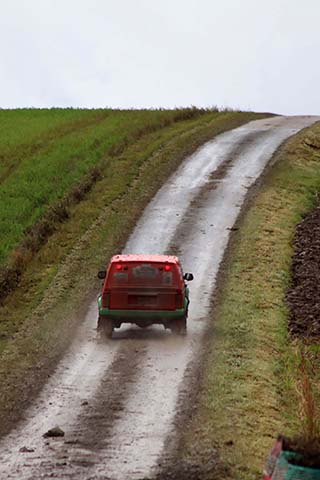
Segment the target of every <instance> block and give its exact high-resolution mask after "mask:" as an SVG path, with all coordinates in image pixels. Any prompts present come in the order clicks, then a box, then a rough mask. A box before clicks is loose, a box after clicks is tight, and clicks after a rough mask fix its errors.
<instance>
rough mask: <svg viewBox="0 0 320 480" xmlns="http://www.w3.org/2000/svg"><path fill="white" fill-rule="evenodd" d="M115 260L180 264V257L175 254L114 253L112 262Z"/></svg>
mask: <svg viewBox="0 0 320 480" xmlns="http://www.w3.org/2000/svg"><path fill="white" fill-rule="evenodd" d="M114 262H150V263H152V262H158V263H175V264H180V261H179V258H178V257H176V256H175V255H143V254H139V255H138V254H127V255H114V256H113V257H112V258H111V260H110V263H114Z"/></svg>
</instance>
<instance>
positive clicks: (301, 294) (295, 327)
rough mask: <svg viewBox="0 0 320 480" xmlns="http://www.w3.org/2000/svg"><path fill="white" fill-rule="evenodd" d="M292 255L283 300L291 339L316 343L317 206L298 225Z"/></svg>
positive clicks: (319, 325) (319, 327)
mask: <svg viewBox="0 0 320 480" xmlns="http://www.w3.org/2000/svg"><path fill="white" fill-rule="evenodd" d="M294 251H295V253H294V258H293V264H292V284H291V286H290V289H289V291H288V293H287V297H286V300H287V304H288V306H289V309H290V318H289V329H290V332H291V333H292V334H293V335H294V336H302V337H305V338H309V339H312V340H315V339H317V340H320V281H319V279H320V204H319V205H318V206H317V207H316V208H315V209H314V210H313V211H312V212H311V213H310V214H309V215H307V216H306V217H305V218H304V219H303V220H302V221H301V222H300V223H299V225H298V227H297V230H296V235H295V240H294Z"/></svg>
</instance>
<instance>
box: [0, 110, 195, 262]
mask: <svg viewBox="0 0 320 480" xmlns="http://www.w3.org/2000/svg"><path fill="white" fill-rule="evenodd" d="M202 114H205V111H201V110H192V109H190V111H187V110H181V111H164V110H163V111H161V110H156V111H147V110H146V111H140V112H135V111H113V112H112V113H111V112H110V111H108V110H105V111H104V110H97V111H90V110H89V111H86V110H71V109H70V110H38V111H32V110H18V111H8V112H5V111H3V110H2V111H1V112H0V131H1V136H0V186H1V190H0V230H1V238H0V264H4V263H5V262H6V260H7V259H8V254H9V252H10V251H11V250H12V249H13V248H14V247H15V246H16V245H17V244H18V243H19V241H21V239H22V238H23V236H24V233H25V231H26V230H27V229H28V228H30V227H32V225H33V224H34V223H35V222H36V221H37V220H39V218H41V217H42V216H43V215H44V213H45V212H46V211H47V210H48V208H49V207H50V206H51V205H53V204H54V203H56V202H58V201H59V200H61V199H62V198H63V197H64V196H65V194H66V192H68V191H70V189H71V188H72V187H73V186H75V185H76V184H77V183H79V182H81V179H82V178H83V177H84V175H85V174H86V173H88V172H89V170H90V168H92V167H94V166H95V167H102V166H103V168H104V169H107V168H108V162H106V161H104V160H106V158H105V157H106V155H107V154H109V155H111V156H113V155H114V154H115V153H116V152H117V151H118V152H120V149H121V148H124V147H125V146H126V145H129V144H130V143H132V142H133V141H134V140H135V139H137V138H139V136H141V135H143V134H145V133H148V132H150V131H155V130H157V129H161V128H163V127H165V126H168V125H170V124H173V123H175V122H178V121H181V120H183V119H185V118H188V116H190V118H194V117H198V116H200V115H202Z"/></svg>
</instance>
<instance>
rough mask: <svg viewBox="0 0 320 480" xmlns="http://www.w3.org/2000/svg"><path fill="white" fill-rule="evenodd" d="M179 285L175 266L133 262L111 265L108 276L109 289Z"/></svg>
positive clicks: (179, 275)
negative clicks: (112, 287)
mask: <svg viewBox="0 0 320 480" xmlns="http://www.w3.org/2000/svg"><path fill="white" fill-rule="evenodd" d="M180 284H181V274H180V269H179V267H178V266H177V265H175V264H161V263H133V262H132V263H131V262H128V263H127V264H126V263H120V264H113V265H112V267H111V270H110V271H109V275H108V285H109V286H110V287H111V286H114V287H117V286H119V287H121V286H130V285H132V286H146V287H147V286H154V287H156V286H159V287H160V286H163V287H166V286H167V287H175V288H179V287H180Z"/></svg>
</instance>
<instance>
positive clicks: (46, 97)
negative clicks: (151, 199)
mask: <svg viewBox="0 0 320 480" xmlns="http://www.w3.org/2000/svg"><path fill="white" fill-rule="evenodd" d="M0 7H1V8H0V107H2V108H7V107H10V108H11V107H23V106H33V107H51V106H60V107H67V106H74V107H106V106H109V107H121V108H127V107H130V108H131V107H134V108H137V107H175V106H188V105H197V106H212V105H217V106H219V107H224V106H228V107H234V108H242V109H250V110H255V111H272V112H277V113H285V114H320V0H158V1H155V0H0Z"/></svg>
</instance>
